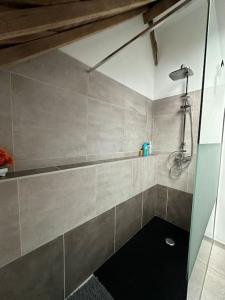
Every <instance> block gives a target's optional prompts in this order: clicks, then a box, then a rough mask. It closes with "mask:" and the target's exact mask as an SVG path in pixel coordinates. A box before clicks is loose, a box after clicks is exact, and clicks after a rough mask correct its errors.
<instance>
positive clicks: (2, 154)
mask: <svg viewBox="0 0 225 300" xmlns="http://www.w3.org/2000/svg"><path fill="white" fill-rule="evenodd" d="M12 164H13V158H12V157H11V155H10V154H9V153H8V152H7V151H6V150H5V149H3V148H0V167H3V166H11V165H12Z"/></svg>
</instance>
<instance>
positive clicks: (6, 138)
mask: <svg viewBox="0 0 225 300" xmlns="http://www.w3.org/2000/svg"><path fill="white" fill-rule="evenodd" d="M0 107H1V109H0V141H1V147H3V148H5V149H6V150H8V151H9V152H10V153H11V154H13V141H12V117H11V100H10V74H9V73H7V72H2V71H0Z"/></svg>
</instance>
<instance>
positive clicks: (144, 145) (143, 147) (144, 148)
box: [142, 143, 149, 156]
mask: <svg viewBox="0 0 225 300" xmlns="http://www.w3.org/2000/svg"><path fill="white" fill-rule="evenodd" d="M148 145H149V143H144V144H143V145H142V150H143V156H148Z"/></svg>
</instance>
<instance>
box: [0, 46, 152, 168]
mask: <svg viewBox="0 0 225 300" xmlns="http://www.w3.org/2000/svg"><path fill="white" fill-rule="evenodd" d="M0 107H1V110H0V128H1V130H0V141H1V146H4V147H5V148H7V149H8V150H9V151H10V152H11V153H13V156H14V158H15V169H16V170H24V169H33V168H40V167H49V166H56V165H62V164H69V163H74V162H78V161H85V160H88V161H89V160H98V159H102V158H111V157H122V156H128V155H132V154H134V153H135V155H137V153H138V149H139V148H140V146H141V145H142V143H143V142H144V141H146V140H149V139H150V137H151V133H152V132H151V131H152V101H151V100H149V99H148V98H146V97H144V96H142V95H140V94H138V93H136V92H135V91H133V90H131V89H129V88H127V87H125V86H123V85H122V84H120V83H118V82H116V81H115V80H112V79H110V78H108V77H106V76H105V75H102V74H101V73H99V72H93V73H92V74H90V75H89V73H87V67H86V66H85V65H83V64H81V63H80V62H77V61H76V60H75V59H74V58H72V57H70V56H68V55H66V54H64V53H62V52H60V51H58V50H56V51H53V52H50V53H48V54H45V55H42V56H39V57H37V58H35V59H32V60H30V61H28V62H25V63H22V64H19V65H17V66H14V67H10V68H9V69H8V70H4V71H2V72H0Z"/></svg>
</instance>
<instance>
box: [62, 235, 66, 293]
mask: <svg viewBox="0 0 225 300" xmlns="http://www.w3.org/2000/svg"><path fill="white" fill-rule="evenodd" d="M62 237H63V287H64V299H66V266H65V265H66V263H65V262H66V259H65V256H66V253H65V235H64V234H63V236H62Z"/></svg>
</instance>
